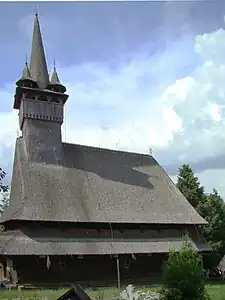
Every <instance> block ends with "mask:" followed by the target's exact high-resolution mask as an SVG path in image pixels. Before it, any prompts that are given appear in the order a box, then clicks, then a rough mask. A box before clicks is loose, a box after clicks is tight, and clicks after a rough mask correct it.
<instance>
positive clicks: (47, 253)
mask: <svg viewBox="0 0 225 300" xmlns="http://www.w3.org/2000/svg"><path fill="white" fill-rule="evenodd" d="M16 86H17V87H16V91H15V99H14V106H13V107H14V109H16V110H18V112H19V125H20V129H21V131H22V136H21V137H19V138H17V140H16V147H15V155H14V165H13V175H12V184H11V194H10V205H9V207H8V209H7V210H6V211H5V213H4V214H3V215H2V218H1V224H2V225H4V228H5V230H4V231H3V232H1V233H0V261H1V264H0V280H3V279H10V280H11V281H14V283H15V284H17V283H18V284H27V285H28V284H31V285H42V284H44V283H45V284H46V283H49V284H58V285H62V284H64V283H70V282H81V283H82V282H83V283H86V284H90V285H94V284H98V283H99V282H101V283H103V282H108V283H110V284H111V283H112V284H113V282H115V283H116V282H117V281H118V283H120V282H122V283H123V282H125V281H126V280H130V282H134V281H135V280H142V279H143V280H144V279H148V278H151V277H154V276H157V275H159V274H160V271H161V266H162V262H163V260H164V258H165V255H166V254H167V253H168V251H169V250H170V249H174V250H176V251H178V250H179V249H181V247H182V246H183V242H184V235H185V234H186V233H188V234H189V237H190V239H191V242H192V244H193V246H194V248H195V249H196V250H197V251H208V250H210V247H209V245H208V243H207V242H206V240H205V239H204V237H203V236H202V234H201V232H200V231H199V225H203V224H206V221H205V220H204V219H203V218H202V217H201V216H200V215H199V214H198V213H197V212H196V211H195V209H194V208H193V207H192V206H191V205H190V204H189V202H188V201H187V200H186V199H185V197H184V196H183V195H182V194H181V193H180V192H179V190H178V189H177V188H176V186H175V185H174V183H173V182H172V180H171V179H170V178H169V176H168V175H167V174H166V173H165V171H164V170H163V168H162V167H161V166H160V165H159V164H158V162H157V161H156V160H155V159H154V158H153V156H151V155H143V154H137V153H130V152H123V151H115V150H107V149H103V148H94V147H89V146H83V145H77V144H68V143H64V142H62V137H61V126H62V124H63V111H64V105H65V104H66V101H67V100H68V95H67V94H66V87H65V86H63V84H62V83H60V80H59V77H58V74H57V71H56V69H54V71H53V74H52V77H51V79H49V74H48V68H47V64H46V59H45V52H44V47H43V43H42V37H41V31H40V25H39V20H38V15H35V18H34V28H33V40H32V49H31V56H30V64H29V66H28V65H27V64H26V65H25V67H24V71H23V74H22V77H21V78H20V79H19V80H18V81H17V82H16Z"/></svg>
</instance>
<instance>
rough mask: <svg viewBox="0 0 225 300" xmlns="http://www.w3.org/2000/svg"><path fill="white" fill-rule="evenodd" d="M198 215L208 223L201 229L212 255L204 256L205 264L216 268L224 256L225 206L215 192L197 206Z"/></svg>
mask: <svg viewBox="0 0 225 300" xmlns="http://www.w3.org/2000/svg"><path fill="white" fill-rule="evenodd" d="M198 210H199V213H200V214H201V215H202V216H203V218H205V220H206V221H207V222H208V224H207V225H204V226H202V227H201V230H202V232H203V235H204V236H205V238H206V239H207V240H208V241H209V244H210V245H211V247H212V249H213V250H214V252H213V253H210V254H209V255H206V256H205V257H207V263H208V264H211V265H212V266H213V265H214V266H217V264H218V263H219V260H220V259H221V258H222V256H223V255H224V254H225V204H224V201H223V199H222V198H221V196H220V195H219V194H218V192H217V190H215V189H213V192H212V193H210V194H209V195H208V196H207V197H206V201H205V202H204V203H201V204H200V205H199V206H198Z"/></svg>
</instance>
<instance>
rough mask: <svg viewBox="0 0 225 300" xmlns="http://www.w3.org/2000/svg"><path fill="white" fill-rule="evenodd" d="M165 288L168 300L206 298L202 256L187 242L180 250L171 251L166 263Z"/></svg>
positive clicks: (163, 293)
mask: <svg viewBox="0 0 225 300" xmlns="http://www.w3.org/2000/svg"><path fill="white" fill-rule="evenodd" d="M163 275H164V288H163V289H162V291H161V293H162V295H163V296H164V299H166V300H172V299H173V300H181V299H182V300H206V299H209V298H208V296H207V295H206V291H205V278H204V269H203V263H202V257H201V256H200V255H199V254H198V253H197V252H196V251H194V250H193V248H192V246H191V244H190V243H188V242H186V243H185V246H184V247H183V249H182V250H181V251H180V252H175V251H171V252H170V253H169V257H168V260H167V261H166V262H165V264H164V270H163Z"/></svg>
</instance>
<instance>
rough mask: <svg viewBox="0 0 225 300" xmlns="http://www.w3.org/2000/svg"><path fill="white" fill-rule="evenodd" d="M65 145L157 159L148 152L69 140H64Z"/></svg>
mask: <svg viewBox="0 0 225 300" xmlns="http://www.w3.org/2000/svg"><path fill="white" fill-rule="evenodd" d="M63 145H67V146H75V147H84V148H87V149H92V150H98V151H99V150H100V151H101V150H102V151H107V152H115V153H123V154H131V155H136V156H144V157H151V158H153V159H155V158H154V157H153V156H152V155H150V154H147V153H139V152H133V151H125V150H119V149H110V148H102V147H98V146H91V145H84V144H73V143H68V142H63Z"/></svg>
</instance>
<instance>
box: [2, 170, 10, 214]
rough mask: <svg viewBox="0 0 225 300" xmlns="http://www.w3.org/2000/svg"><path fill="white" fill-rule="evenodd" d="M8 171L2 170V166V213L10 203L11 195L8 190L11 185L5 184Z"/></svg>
mask: <svg viewBox="0 0 225 300" xmlns="http://www.w3.org/2000/svg"><path fill="white" fill-rule="evenodd" d="M5 176H6V173H5V172H4V171H3V170H2V168H0V194H1V196H0V197H1V198H0V214H2V212H3V211H4V210H5V208H6V207H7V206H8V204H9V197H8V196H9V195H8V191H9V187H8V186H7V185H5V184H4V182H3V181H4V179H5Z"/></svg>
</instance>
